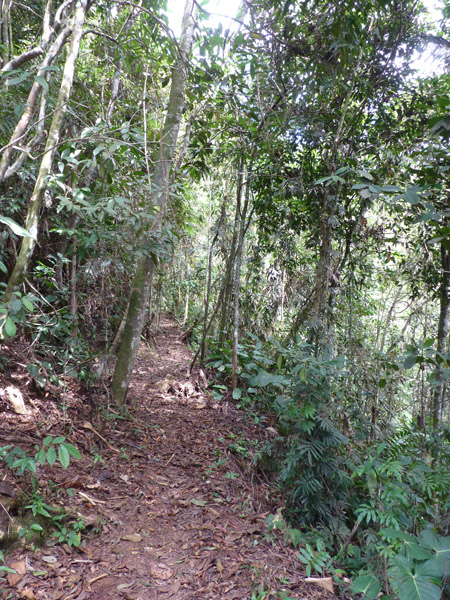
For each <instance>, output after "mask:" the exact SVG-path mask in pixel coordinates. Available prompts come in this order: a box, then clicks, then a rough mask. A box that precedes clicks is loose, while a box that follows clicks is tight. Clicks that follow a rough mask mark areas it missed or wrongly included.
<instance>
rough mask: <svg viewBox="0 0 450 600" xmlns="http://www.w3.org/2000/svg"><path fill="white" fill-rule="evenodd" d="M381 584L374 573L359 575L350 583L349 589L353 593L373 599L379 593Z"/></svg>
mask: <svg viewBox="0 0 450 600" xmlns="http://www.w3.org/2000/svg"><path fill="white" fill-rule="evenodd" d="M380 589H381V586H380V584H379V582H378V579H377V578H376V577H375V575H360V576H359V577H357V578H356V579H355V580H354V581H352V583H351V585H350V591H351V592H353V593H354V594H364V595H363V598H368V599H369V600H375V598H377V597H378V594H379V593H380Z"/></svg>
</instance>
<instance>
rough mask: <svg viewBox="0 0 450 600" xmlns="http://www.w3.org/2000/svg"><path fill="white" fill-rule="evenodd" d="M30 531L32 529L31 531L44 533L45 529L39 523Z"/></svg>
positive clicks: (32, 526) (33, 525) (31, 527)
mask: <svg viewBox="0 0 450 600" xmlns="http://www.w3.org/2000/svg"><path fill="white" fill-rule="evenodd" d="M49 516H50V515H49ZM30 529H31V531H44V528H43V527H42V526H41V525H39V523H33V524H32V525H31V526H30Z"/></svg>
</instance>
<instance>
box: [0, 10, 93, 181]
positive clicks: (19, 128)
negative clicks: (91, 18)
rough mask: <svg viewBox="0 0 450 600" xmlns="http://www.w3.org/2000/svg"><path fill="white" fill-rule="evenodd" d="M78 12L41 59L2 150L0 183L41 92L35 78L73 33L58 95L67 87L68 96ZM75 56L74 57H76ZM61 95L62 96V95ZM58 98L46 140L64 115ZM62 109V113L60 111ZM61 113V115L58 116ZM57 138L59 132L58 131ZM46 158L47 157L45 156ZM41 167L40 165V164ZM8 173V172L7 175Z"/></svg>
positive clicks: (23, 134) (43, 70)
mask: <svg viewBox="0 0 450 600" xmlns="http://www.w3.org/2000/svg"><path fill="white" fill-rule="evenodd" d="M86 4H87V2H84V1H83V3H82V6H83V14H85V13H86V6H85V5H86ZM78 13H79V10H77V11H76V12H75V13H74V15H73V18H72V19H71V22H70V23H69V24H68V25H66V27H64V29H63V30H62V31H61V33H60V34H59V35H58V37H57V38H56V39H55V41H54V42H53V44H52V45H51V47H50V48H49V50H48V52H47V54H46V56H45V58H44V60H43V61H42V63H41V65H40V68H39V70H38V72H37V75H36V77H35V80H34V82H33V85H32V86H31V90H30V93H29V94H28V98H27V102H26V104H25V109H24V111H23V113H22V116H21V117H20V119H19V122H18V123H17V125H16V127H15V129H14V132H13V134H12V136H11V139H10V141H9V143H8V144H7V146H6V147H5V149H4V151H3V156H2V159H1V161H0V183H1V182H2V181H3V180H4V179H6V176H7V171H8V167H9V165H10V163H11V160H12V157H13V155H14V152H15V151H16V149H15V148H14V146H15V145H16V143H17V142H19V141H20V140H21V139H22V138H23V137H24V136H26V135H27V129H28V126H29V124H30V122H31V119H32V117H33V114H34V110H35V107H36V103H37V100H38V98H39V95H40V93H41V90H42V85H41V84H40V83H39V81H38V80H37V77H39V76H40V77H45V75H46V67H48V66H50V65H51V64H52V63H53V61H54V60H55V58H56V57H57V56H58V54H59V53H60V52H61V50H62V48H63V46H64V44H65V43H66V41H67V39H68V38H69V36H70V34H71V33H73V38H72V44H71V47H70V49H69V52H68V55H67V59H66V66H65V67H64V75H63V80H62V83H61V88H60V96H61V94H64V93H66V88H67V87H68V90H67V91H68V96H67V100H68V98H69V96H70V90H71V87H72V80H73V74H72V76H71V78H70V81H69V79H67V75H66V69H68V68H70V63H71V56H72V54H73V52H74V50H76V56H78V49H79V45H80V40H81V34H80V36H79V38H80V39H78V36H77V32H76V31H75V27H76V26H77V25H78V21H77V15H78ZM83 24H84V18H83V23H82V24H81V28H82V26H83ZM77 39H78V41H77V47H75V46H74V40H77ZM76 56H75V59H76ZM74 62H75V61H73V65H72V68H73V66H74ZM67 73H68V71H67ZM62 97H63V96H62ZM59 100H60V98H58V103H57V107H58V108H57V109H56V111H55V112H54V114H53V119H52V124H51V126H50V132H49V137H48V140H50V133H53V135H54V134H55V127H56V125H57V121H58V120H59V119H61V121H62V118H63V117H64V113H65V111H66V107H65V102H67V100H65V102H64V104H60V102H59ZM61 111H62V113H61ZM60 115H61V116H60ZM58 138H59V132H58ZM51 147H52V146H49V145H48V143H47V147H46V150H47V148H51ZM46 157H47V154H46V155H44V159H43V161H42V162H44V161H45V160H46ZM52 158H53V153H51V159H52ZM47 160H48V158H47ZM41 168H42V165H41ZM9 175H10V174H8V176H9Z"/></svg>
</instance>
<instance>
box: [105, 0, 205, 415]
mask: <svg viewBox="0 0 450 600" xmlns="http://www.w3.org/2000/svg"><path fill="white" fill-rule="evenodd" d="M196 11H197V5H196V2H195V1H194V0H187V1H186V5H185V9H184V16H183V23H182V33H181V38H180V41H179V44H178V58H177V60H176V62H175V65H174V67H173V71H172V83H171V88H170V96H169V104H168V107H167V113H166V117H165V119H164V125H163V128H162V131H161V136H160V140H159V142H160V144H159V159H158V161H157V163H156V165H155V170H154V173H153V182H152V194H151V197H150V198H149V204H151V205H154V206H158V207H159V216H158V218H157V219H156V220H155V224H154V227H153V231H152V235H153V236H157V235H158V233H159V232H160V230H161V227H162V224H163V220H164V213H165V208H166V205H167V201H168V198H169V184H170V180H169V176H170V170H171V167H172V163H173V159H174V154H175V149H176V145H177V140H178V132H179V129H180V124H181V119H182V113H183V109H184V104H185V97H186V84H187V78H188V57H189V53H190V51H191V47H192V41H193V37H194V27H195V14H196ZM143 246H144V244H143ZM147 246H148V244H147ZM155 260H156V258H155V257H154V256H153V255H152V254H151V248H147V247H146V248H144V251H143V256H142V257H141V258H140V260H139V263H138V266H137V269H136V274H135V276H134V280H133V284H132V291H131V297H130V301H129V305H128V315H127V320H126V323H125V328H124V332H123V335H122V339H121V343H120V347H119V351H118V353H117V361H116V367H115V370H114V375H113V380H112V386H111V391H112V396H113V400H114V402H115V403H116V404H117V405H119V406H122V405H123V402H124V400H125V397H126V394H127V391H128V386H129V384H130V380H131V375H132V372H133V365H134V361H135V359H136V355H137V351H138V347H139V342H140V338H141V333H142V329H143V327H144V324H145V321H146V318H147V309H148V303H149V298H150V290H151V284H152V278H153V272H154V267H155Z"/></svg>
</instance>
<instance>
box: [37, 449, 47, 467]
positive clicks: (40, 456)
mask: <svg viewBox="0 0 450 600" xmlns="http://www.w3.org/2000/svg"><path fill="white" fill-rule="evenodd" d="M36 460H37V461H38V462H39V464H41V465H43V464H44V463H45V449H44V448H41V449H40V450H39V452H38V453H37V454H36Z"/></svg>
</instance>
